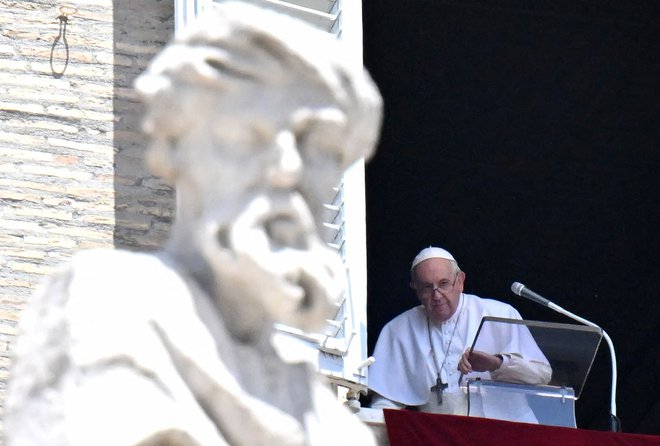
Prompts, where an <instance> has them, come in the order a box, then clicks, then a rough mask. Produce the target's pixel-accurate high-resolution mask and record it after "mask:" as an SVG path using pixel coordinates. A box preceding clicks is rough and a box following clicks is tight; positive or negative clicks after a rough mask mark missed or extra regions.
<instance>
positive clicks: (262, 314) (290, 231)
mask: <svg viewBox="0 0 660 446" xmlns="http://www.w3.org/2000/svg"><path fill="white" fill-rule="evenodd" d="M205 223H206V225H205V226H204V227H205V230H204V231H202V233H201V234H198V236H199V237H201V238H202V240H199V246H200V247H201V249H202V251H203V256H204V257H205V259H206V261H207V262H208V264H209V265H210V267H211V269H212V271H213V273H214V275H215V277H214V281H215V283H216V284H217V291H216V292H217V295H216V301H217V302H218V305H219V306H220V309H221V311H222V310H228V311H231V313H233V314H232V315H231V317H232V318H235V319H234V320H232V321H230V324H234V323H236V326H235V327H234V329H235V330H238V331H241V332H243V331H245V330H248V331H249V330H250V329H255V327H252V328H250V326H252V325H255V324H263V323H264V322H277V323H282V324H286V325H289V326H292V327H296V328H300V329H302V330H305V331H312V330H316V329H319V328H320V327H321V326H322V325H323V324H324V322H325V320H326V319H327V318H328V317H329V316H331V315H332V314H331V313H332V311H333V310H334V311H336V308H337V304H338V302H339V299H340V297H341V293H342V290H343V287H344V284H345V278H346V276H345V270H344V267H343V265H342V262H341V260H340V258H339V256H338V254H337V253H336V252H335V251H333V250H332V249H330V248H329V247H327V246H326V245H325V243H324V242H323V241H322V240H321V238H320V237H319V235H318V231H317V230H316V226H315V224H314V220H313V218H312V215H311V213H310V211H309V208H308V206H307V204H306V203H305V201H304V199H303V198H302V196H300V195H299V194H285V195H284V194H283V195H260V196H258V197H256V198H255V199H253V200H252V201H251V202H250V203H249V204H248V205H247V206H245V207H244V208H243V209H242V210H241V212H240V213H239V215H238V216H237V217H236V218H235V219H233V220H232V221H230V222H225V223H222V222H218V221H207V222H205ZM245 313H247V314H245ZM241 320H242V322H241ZM241 324H244V325H245V326H241Z"/></svg>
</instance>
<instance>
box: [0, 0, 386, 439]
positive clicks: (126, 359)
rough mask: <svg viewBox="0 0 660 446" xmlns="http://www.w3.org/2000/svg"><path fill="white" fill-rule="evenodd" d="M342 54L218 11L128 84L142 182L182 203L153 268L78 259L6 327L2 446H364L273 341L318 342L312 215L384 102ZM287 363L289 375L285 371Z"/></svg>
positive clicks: (274, 18)
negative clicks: (295, 331)
mask: <svg viewBox="0 0 660 446" xmlns="http://www.w3.org/2000/svg"><path fill="white" fill-rule="evenodd" d="M344 54H345V52H342V49H341V43H340V42H339V41H337V40H335V39H334V38H333V37H332V36H330V35H327V34H326V33H324V32H322V31H319V30H316V29H314V28H312V27H310V26H308V25H305V24H303V23H302V22H300V21H298V20H296V19H293V18H290V17H287V16H284V15H281V14H277V13H275V12H272V11H268V10H265V9H260V8H257V7H254V6H248V5H245V4H241V3H233V2H231V3H229V2H228V3H222V4H220V6H216V7H215V8H214V9H212V10H211V11H208V14H206V18H205V20H204V21H203V22H202V23H199V24H198V26H196V27H194V28H193V29H191V30H190V31H188V32H187V33H185V34H184V35H182V36H180V37H179V38H177V39H175V40H174V41H173V42H172V43H170V44H169V45H168V46H167V47H166V48H165V49H164V50H163V51H162V53H161V54H160V55H158V56H157V57H156V58H155V60H154V61H153V62H152V64H151V65H150V67H149V68H148V70H147V71H146V72H145V73H144V74H143V75H142V76H140V77H139V78H138V80H137V83H136V87H137V89H138V91H139V92H140V93H141V94H142V96H143V97H144V99H145V103H146V106H147V112H146V116H145V119H144V129H145V131H146V132H147V133H148V135H149V137H150V147H149V150H148V154H147V160H148V164H149V166H150V167H151V169H152V171H153V172H154V173H156V174H158V175H161V176H163V177H164V178H165V179H167V180H168V181H169V182H171V184H172V185H174V186H175V187H176V190H177V217H176V221H175V223H174V224H173V226H172V230H171V237H170V239H169V241H168V243H167V244H166V246H165V247H164V249H163V250H162V251H160V252H158V253H135V252H128V251H121V250H90V251H83V252H81V253H79V254H77V255H76V256H74V258H73V259H72V261H71V262H69V263H68V264H67V265H65V266H64V267H63V268H62V269H61V270H60V271H59V272H58V273H56V274H54V275H53V276H51V277H50V278H49V279H48V280H47V281H46V283H45V284H44V285H43V286H42V287H41V289H40V291H39V292H38V293H37V294H36V295H35V296H34V297H33V299H32V300H31V301H30V303H29V306H28V308H27V309H26V310H25V312H24V314H23V317H22V320H21V322H20V326H19V327H20V334H19V336H18V337H17V339H16V342H15V345H14V352H15V356H14V359H13V363H12V369H11V375H10V380H9V387H8V392H7V400H6V414H5V439H6V444H7V445H8V446H22V445H49V446H59V445H79V446H89V445H94V446H99V445H108V446H110V445H111V446H123V445H140V446H146V445H170V446H171V445H186V446H187V445H204V446H213V445H226V444H231V445H249V446H255V445H274V446H284V445H321V444H323V445H324V444H328V445H337V444H356V445H368V444H372V443H373V439H372V436H371V433H370V431H369V430H368V428H367V427H366V426H365V425H363V424H362V423H361V422H360V421H359V420H358V419H357V418H356V417H355V416H354V415H352V414H351V413H350V411H349V410H348V409H347V408H345V407H343V406H342V405H341V404H340V403H339V402H338V400H337V397H336V395H335V394H333V392H332V391H331V390H330V388H329V387H327V385H326V383H325V381H324V380H323V378H322V377H320V376H319V375H317V372H316V371H315V370H314V369H313V366H312V365H311V364H310V363H309V362H305V361H301V360H298V361H297V360H294V359H291V358H290V357H287V355H285V354H283V353H282V351H281V350H278V349H277V348H276V347H275V345H274V344H273V333H274V332H273V324H274V323H283V324H287V325H290V326H293V327H298V328H301V329H303V330H313V329H315V328H319V327H320V326H321V325H322V324H323V323H324V322H325V319H326V317H328V316H330V315H331V314H330V311H331V310H332V309H333V308H335V309H336V306H335V305H336V302H337V299H338V297H339V295H340V293H341V292H342V288H343V286H344V284H345V271H344V270H343V266H342V263H341V261H340V259H339V258H338V255H337V254H336V253H335V252H334V251H332V250H330V249H329V248H327V247H326V245H325V243H324V242H323V241H322V240H321V238H320V235H319V231H320V227H321V214H322V209H323V208H322V203H323V202H324V201H325V202H328V200H329V199H330V198H331V197H332V195H333V187H334V186H336V185H337V184H338V182H339V180H340V176H341V174H342V172H343V169H345V168H346V167H347V166H349V165H350V164H351V163H353V162H354V161H355V160H357V159H358V158H360V157H367V158H368V157H369V156H370V155H371V154H372V153H373V150H374V147H375V144H376V141H377V138H378V133H379V130H380V122H381V98H380V95H379V93H378V91H377V89H376V87H375V86H374V84H373V82H372V81H371V79H370V77H369V75H368V74H367V73H366V72H365V71H364V68H363V67H362V66H354V65H353V64H351V63H350V62H348V61H347V59H346V58H345V56H344ZM290 356H292V355H290Z"/></svg>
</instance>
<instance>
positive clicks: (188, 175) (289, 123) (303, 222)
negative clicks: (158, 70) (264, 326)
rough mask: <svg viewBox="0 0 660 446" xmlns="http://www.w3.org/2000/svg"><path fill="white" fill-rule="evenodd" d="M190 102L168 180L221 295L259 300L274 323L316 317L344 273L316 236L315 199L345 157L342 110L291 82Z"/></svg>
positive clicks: (328, 193) (323, 196)
mask: <svg viewBox="0 0 660 446" xmlns="http://www.w3.org/2000/svg"><path fill="white" fill-rule="evenodd" d="M198 99H199V101H200V102H199V105H200V107H199V108H200V116H199V119H198V120H197V121H195V123H194V125H193V126H191V128H188V129H185V132H184V136H183V137H182V138H179V140H178V143H177V146H178V148H179V149H178V150H179V154H180V155H181V160H180V163H181V165H180V166H179V167H178V168H177V170H178V172H179V173H178V175H177V183H176V186H177V191H178V197H179V202H180V203H179V208H180V210H181V213H186V214H187V215H185V216H184V215H181V218H182V219H185V220H187V221H189V222H191V221H192V222H194V226H193V227H192V228H191V231H193V232H194V234H195V236H196V241H194V242H193V243H195V244H196V245H197V249H199V250H201V251H202V252H203V255H204V256H205V257H206V258H207V261H208V263H209V264H212V265H213V268H215V271H214V272H215V273H216V275H217V277H216V281H217V282H218V283H219V286H220V287H221V293H222V299H224V300H229V301H232V302H234V304H235V305H239V302H240V305H241V307H242V308H245V307H247V308H246V310H244V311H253V310H251V309H250V308H249V307H250V306H252V307H253V309H254V311H255V313H256V312H257V311H258V308H257V307H258V306H263V307H264V308H266V311H267V313H268V314H269V315H270V317H272V318H273V319H274V320H275V321H278V322H284V323H290V324H292V325H297V326H301V325H310V324H311V325H314V324H318V322H319V321H321V322H322V321H323V320H324V319H325V317H327V314H326V310H328V309H329V308H330V307H329V304H330V302H333V301H335V300H336V299H337V298H338V294H340V292H341V288H342V286H343V283H344V282H343V281H344V278H345V276H344V273H343V267H342V265H341V262H340V260H339V258H338V256H337V254H336V253H335V252H333V251H331V250H329V248H327V247H326V245H325V243H324V242H323V241H322V240H321V239H320V237H319V228H320V226H321V222H322V220H323V213H322V209H323V203H327V202H328V201H329V200H330V199H331V198H332V196H333V195H334V192H333V187H335V186H336V185H337V184H338V183H339V180H340V178H341V174H342V171H343V168H344V167H345V166H346V164H347V163H349V162H352V161H353V160H352V159H346V157H347V155H346V153H345V151H343V150H342V149H343V147H342V143H343V137H344V135H345V132H346V125H347V122H346V116H345V114H344V113H343V112H342V111H341V110H340V109H339V108H338V107H337V106H336V105H335V103H334V102H333V101H332V99H331V97H330V95H329V94H327V93H325V92H324V91H323V90H319V89H318V87H317V86H314V87H312V86H309V85H308V86H306V85H305V83H304V82H300V81H299V80H293V81H292V82H291V83H290V84H289V85H287V86H285V85H278V86H277V87H269V86H263V85H260V84H257V83H245V84H238V83H236V84H234V85H230V86H229V87H228V89H227V90H223V91H222V92H221V93H220V94H219V95H218V94H215V95H213V94H209V95H207V96H204V95H198ZM214 101H215V102H214ZM218 101H220V102H219V103H217V102H218ZM216 103H217V104H216ZM204 110H206V111H204ZM209 110H211V111H210V112H209ZM183 154H185V155H183ZM348 158H350V155H348ZM178 220H179V216H178V217H177V221H178ZM299 315H302V317H298V316H299Z"/></svg>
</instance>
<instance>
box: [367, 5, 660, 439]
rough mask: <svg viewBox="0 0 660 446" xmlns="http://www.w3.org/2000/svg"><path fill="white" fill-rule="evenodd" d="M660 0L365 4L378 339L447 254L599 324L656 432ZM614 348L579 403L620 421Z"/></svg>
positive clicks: (482, 288)
mask: <svg viewBox="0 0 660 446" xmlns="http://www.w3.org/2000/svg"><path fill="white" fill-rule="evenodd" d="M657 8H658V6H656V4H655V2H647V3H641V2H628V1H613V2H570V3H569V2H558V1H550V0H540V1H528V0H527V1H513V0H511V1H494V2H487V1H482V2H479V1H474V2H470V1H468V2H444V1H438V0H406V1H405V2H401V1H397V2H394V1H392V0H379V1H375V0H374V1H371V0H366V1H363V21H364V44H365V52H364V58H365V64H366V66H367V68H368V69H369V71H370V72H371V74H372V76H373V77H374V79H375V81H376V83H377V84H378V85H379V87H380V89H381V92H382V94H383V96H384V99H385V121H384V126H383V133H382V140H381V143H380V145H379V149H378V152H377V155H376V156H375V158H374V159H373V160H372V161H371V162H370V163H369V164H368V165H367V173H366V174H367V219H368V221H367V228H368V229H367V241H368V265H369V266H368V268H369V270H368V273H369V303H368V314H369V325H368V329H369V346H370V351H371V349H373V345H374V343H375V341H376V338H377V335H378V333H379V332H380V329H381V328H382V326H383V325H384V324H385V323H386V322H387V321H388V320H390V319H391V318H392V317H394V316H396V315H397V314H399V313H401V312H402V311H404V310H406V309H408V308H410V307H412V306H414V305H416V304H417V302H416V300H415V297H414V295H413V294H412V291H411V290H410V289H409V288H408V281H409V276H408V271H409V265H410V262H411V260H412V258H413V257H414V255H415V254H416V253H417V252H418V251H419V250H420V249H421V248H423V247H425V246H428V245H430V244H433V245H438V246H442V247H445V248H447V249H448V250H450V251H451V252H452V253H453V254H454V256H455V257H456V258H457V260H458V261H459V264H460V266H461V267H462V269H463V270H464V271H466V273H467V282H466V291H467V292H470V293H475V294H478V295H480V296H482V297H494V298H497V299H499V300H502V301H505V302H508V303H511V304H513V305H514V306H515V307H516V308H517V309H518V310H519V311H520V312H521V313H522V315H523V317H525V318H526V319H532V320H542V321H557V322H567V323H572V322H573V321H571V320H570V319H568V318H567V317H565V316H562V315H559V314H557V313H554V312H552V310H550V309H548V308H545V307H541V306H538V305H536V304H534V303H532V302H529V301H526V300H523V299H522V298H520V297H517V296H515V295H513V293H512V292H511V291H510V286H511V283H512V282H514V281H520V282H522V283H524V284H525V285H527V286H528V287H529V288H531V289H532V290H535V291H536V292H538V293H539V294H542V295H544V296H545V297H547V298H549V299H550V300H552V301H554V302H555V303H557V304H558V305H560V306H562V307H564V308H566V309H567V310H569V311H571V312H573V313H576V314H578V315H580V316H582V317H584V318H586V319H588V320H591V321H593V322H595V323H597V324H599V325H601V326H602V327H603V328H604V329H605V331H606V332H607V333H608V334H609V335H610V337H611V338H612V340H613V342H614V346H615V348H616V353H617V357H618V358H617V359H618V372H619V383H618V392H617V393H618V397H617V403H618V415H619V418H620V419H621V421H622V426H623V431H624V432H635V433H650V434H660V391H658V387H659V386H660V382H659V380H658V379H657V378H656V375H658V365H659V363H660V348H659V347H658V339H659V335H660V311H659V310H660V305H659V304H658V300H659V299H660V268H659V266H660V264H659V262H658V260H659V258H658V252H659V250H658V247H659V246H660V243H659V238H660V236H659V230H660V219H659V209H658V208H659V205H658V203H659V202H660V200H659V198H660V197H659V194H658V187H659V184H658V173H659V172H658V166H659V164H658V158H659V156H658V155H659V145H660V143H659V141H660V119H659V118H660V101H659V99H660V91H659V90H660V89H659V88H658V87H659V85H660V81H659V79H660V39H659V37H660V20H659V18H660V14H658V9H657ZM610 379H611V369H610V355H609V351H608V349H607V346H606V344H605V343H604V342H603V344H602V345H601V347H600V350H599V353H598V355H597V357H596V361H595V364H594V368H593V370H592V373H591V375H590V376H589V379H588V381H587V384H586V387H585V389H584V391H583V396H582V397H581V398H580V399H579V400H578V402H577V403H576V407H577V417H578V420H577V421H578V426H579V427H582V428H587V429H599V430H607V429H608V427H609V425H608V413H609V408H610Z"/></svg>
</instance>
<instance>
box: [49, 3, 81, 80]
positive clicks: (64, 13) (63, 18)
mask: <svg viewBox="0 0 660 446" xmlns="http://www.w3.org/2000/svg"><path fill="white" fill-rule="evenodd" d="M76 12H78V8H76V7H74V6H69V5H62V6H60V15H59V17H57V18H58V20H59V21H60V30H59V34H58V35H57V37H55V40H54V41H53V46H52V47H51V49H50V70H51V72H52V73H53V77H54V78H55V79H59V78H61V77H62V76H63V75H64V72H65V71H66V67H67V65H69V43H68V42H67V40H66V25H67V23H68V21H69V15H73V14H75V13H76ZM60 40H61V41H62V43H63V44H64V66H62V68H61V69H59V70H56V69H55V65H54V59H55V51H56V49H57V46H58V44H59V43H60Z"/></svg>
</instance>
